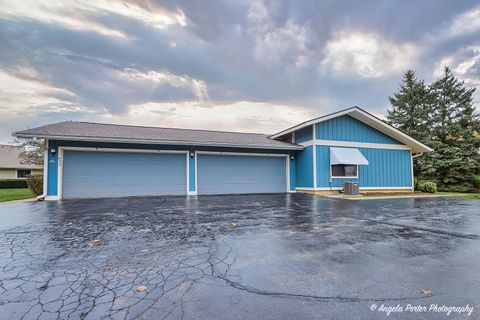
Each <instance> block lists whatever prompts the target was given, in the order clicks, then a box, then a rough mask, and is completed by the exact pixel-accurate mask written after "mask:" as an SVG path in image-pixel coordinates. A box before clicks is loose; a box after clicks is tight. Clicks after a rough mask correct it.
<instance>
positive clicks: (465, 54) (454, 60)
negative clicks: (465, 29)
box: [433, 45, 480, 112]
mask: <svg viewBox="0 0 480 320" xmlns="http://www.w3.org/2000/svg"><path fill="white" fill-rule="evenodd" d="M445 66H448V67H450V69H451V70H452V71H453V73H454V74H455V76H456V77H458V78H459V79H460V80H463V81H465V85H466V86H467V87H473V88H477V90H476V91H475V93H474V99H475V104H476V108H477V109H478V110H479V112H480V45H479V46H468V47H465V48H461V49H460V50H458V51H457V52H455V53H453V54H451V55H448V56H446V57H444V58H442V59H441V60H440V61H439V62H437V63H436V64H435V70H434V72H433V78H434V79H438V78H440V77H442V76H443V74H444V68H445Z"/></svg>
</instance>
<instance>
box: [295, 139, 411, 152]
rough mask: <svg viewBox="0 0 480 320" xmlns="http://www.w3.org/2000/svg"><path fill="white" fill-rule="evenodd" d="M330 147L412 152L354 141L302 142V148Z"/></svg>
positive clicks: (397, 145)
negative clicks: (313, 146)
mask: <svg viewBox="0 0 480 320" xmlns="http://www.w3.org/2000/svg"><path fill="white" fill-rule="evenodd" d="M314 144H315V145H317V146H331V147H347V148H371V149H391V150H410V151H411V150H412V149H411V148H410V147H409V146H407V145H404V144H389V143H370V142H354V141H337V140H318V139H316V140H315V141H305V142H302V143H301V145H302V146H305V147H307V146H311V145H314Z"/></svg>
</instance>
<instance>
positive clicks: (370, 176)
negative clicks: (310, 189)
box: [316, 146, 412, 188]
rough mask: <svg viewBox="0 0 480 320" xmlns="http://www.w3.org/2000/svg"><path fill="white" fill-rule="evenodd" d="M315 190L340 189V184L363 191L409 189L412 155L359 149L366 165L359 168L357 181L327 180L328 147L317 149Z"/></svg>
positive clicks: (389, 150) (328, 170)
mask: <svg viewBox="0 0 480 320" xmlns="http://www.w3.org/2000/svg"><path fill="white" fill-rule="evenodd" d="M316 149H317V187H318V188H327V187H330V186H331V187H342V183H343V182H358V183H359V184H360V188H362V187H405V188H410V187H411V186H412V171H411V170H412V167H411V153H410V151H409V150H391V149H373V148H358V149H359V150H360V152H361V153H362V154H363V156H364V157H365V158H367V160H368V162H369V164H368V165H367V166H359V172H358V179H350V178H336V179H333V180H332V184H331V185H330V184H329V179H330V147H329V146H317V148H316Z"/></svg>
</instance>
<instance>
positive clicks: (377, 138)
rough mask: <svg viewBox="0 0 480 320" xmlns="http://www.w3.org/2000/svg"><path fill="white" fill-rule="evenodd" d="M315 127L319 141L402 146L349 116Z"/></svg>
mask: <svg viewBox="0 0 480 320" xmlns="http://www.w3.org/2000/svg"><path fill="white" fill-rule="evenodd" d="M315 126H316V127H315V136H316V139H319V140H336V141H354V142H369V143H386V144H401V143H400V142H399V141H397V140H395V139H393V138H391V137H390V136H387V135H386V134H384V133H382V132H380V131H378V130H377V129H375V128H372V127H370V126H369V125H367V124H365V123H363V122H361V121H359V120H357V119H355V118H353V117H351V116H349V115H344V116H341V117H338V118H334V119H330V120H327V121H324V122H320V123H317V124H315Z"/></svg>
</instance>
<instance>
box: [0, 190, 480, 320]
mask: <svg viewBox="0 0 480 320" xmlns="http://www.w3.org/2000/svg"><path fill="white" fill-rule="evenodd" d="M95 239H97V240H100V243H99V244H97V245H94V244H92V240H95ZM0 268H1V269H0V319H104V318H106V319H138V318H139V319H180V318H183V319H426V318H427V319H480V289H479V288H480V201H476V200H460V199H449V198H416V199H395V200H392V199H390V200H364V201H349V200H341V199H327V198H322V197H318V196H312V195H306V194H290V195H241V196H204V197H198V198H195V197H192V198H185V197H167V198H165V197H164V198H123V199H103V200H83V201H81V200H71V201H63V202H35V203H15V204H2V205H0ZM140 285H145V286H146V290H145V291H143V292H138V291H136V288H137V287H138V286H140ZM422 289H425V290H431V291H432V295H431V296H429V295H422V293H421V290H422ZM435 304H436V305H437V307H438V308H437V309H436V310H437V311H436V312H434V311H428V308H430V307H431V305H435ZM467 304H468V305H469V307H473V308H474V309H473V312H471V313H470V315H468V312H464V313H460V311H461V310H457V311H454V310H453V309H452V311H451V313H450V314H449V315H447V312H448V310H447V309H441V308H442V306H443V305H445V306H446V307H465V306H466V305H467ZM372 305H374V307H375V308H376V309H375V310H374V311H371V309H373V308H374V307H373V306H372ZM397 305H398V306H400V307H402V309H403V311H398V310H400V309H399V308H398V307H397ZM408 305H411V306H412V307H413V306H418V308H417V311H416V312H414V311H413V309H409V310H407V309H408ZM382 306H383V307H382ZM422 306H425V307H426V308H427V311H421V310H422V308H421V307H422ZM388 307H397V309H396V310H397V311H396V312H394V311H392V313H390V316H387V313H386V311H387V310H388V309H387V308H388ZM412 307H410V308H412ZM382 310H384V311H382ZM442 310H443V311H442Z"/></svg>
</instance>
